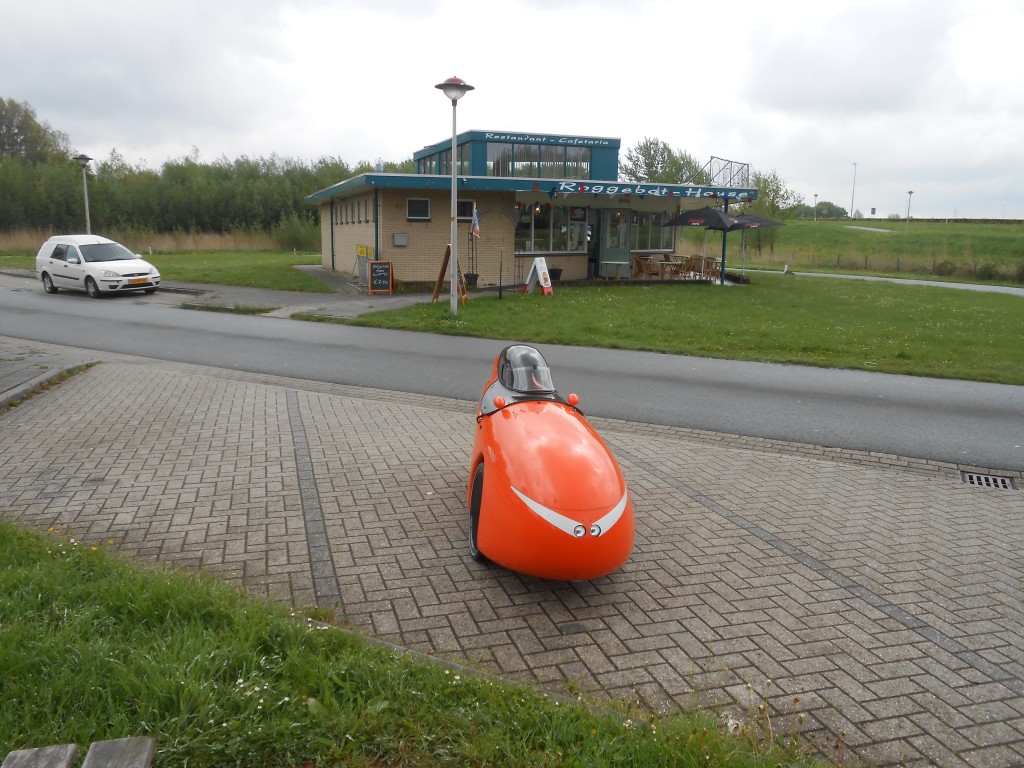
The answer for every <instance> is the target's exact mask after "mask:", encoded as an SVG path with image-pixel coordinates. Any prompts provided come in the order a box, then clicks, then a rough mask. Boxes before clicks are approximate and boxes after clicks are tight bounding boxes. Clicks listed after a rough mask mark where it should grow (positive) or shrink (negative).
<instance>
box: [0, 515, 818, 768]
mask: <svg viewBox="0 0 1024 768" xmlns="http://www.w3.org/2000/svg"><path fill="white" fill-rule="evenodd" d="M752 710H753V711H751V712H749V713H747V716H746V717H745V718H744V722H743V724H742V726H741V727H739V729H738V731H739V732H738V733H727V732H726V729H725V728H724V727H723V725H722V723H721V722H720V721H717V720H715V719H714V718H712V717H711V716H710V715H707V714H704V713H700V712H693V713H687V714H679V715H673V716H665V717H658V716H653V715H650V714H649V713H642V712H637V711H633V710H630V709H629V708H627V707H624V706H620V707H616V706H605V705H601V706H598V705H594V704H590V705H588V704H586V703H585V702H584V701H578V700H576V699H574V698H568V697H567V698H563V699H556V698H553V697H548V696H545V695H544V694H542V693H539V692H537V691H535V690H533V689H531V688H527V687H523V686H514V685H510V684H506V683H503V682H500V681H498V680H496V679H493V678H489V677H485V676H481V675H477V674H467V672H466V670H465V669H458V668H455V669H452V668H447V667H445V666H444V665H442V664H438V663H433V662H429V661H425V660H422V659H419V658H417V657H413V656H409V655H406V654H401V653H397V652H394V651H392V650H390V649H387V648H384V647H382V646H380V645H377V644H374V643H371V642H369V641H368V640H366V639H364V638H362V637H360V636H359V635H357V634H355V633H354V632H351V631H348V630H345V629H339V628H326V627H325V626H324V625H322V624H320V623H318V622H312V621H310V620H309V619H308V618H307V619H303V618H302V617H295V616H294V615H289V614H288V612H287V610H286V609H284V608H281V607H279V606H275V605H272V604H270V603H268V602H263V601H259V600H256V599H255V598H253V597H251V596H247V595H244V594H242V593H240V592H238V591H236V590H234V589H232V588H230V587H228V586H226V585H225V584H224V583H222V582H219V581H217V580H215V579H212V578H206V577H202V576H196V575H188V574H182V573H175V572H171V571H167V570H162V569H151V568H140V567H137V566H133V565H131V564H129V563H127V562H125V561H123V560H120V559H118V558H115V557H113V556H111V555H109V554H107V553H106V552H104V551H103V547H99V546H96V545H87V544H85V543H82V542H80V541H76V540H75V539H74V538H73V537H72V536H71V535H69V533H68V532H67V531H52V532H51V533H50V534H48V535H47V534H36V533H30V532H27V531H22V530H18V529H16V528H14V527H13V526H10V525H5V524H0V757H2V756H3V755H6V754H7V752H8V751H9V750H13V749H19V748H27V747H34V746H45V745H49V744H60V743H77V744H79V745H87V744H89V743H91V742H93V741H97V740H102V739H110V738H121V737H125V736H141V735H149V736H153V737H155V738H156V740H157V757H156V765H157V766H193V767H195V768H201V767H202V766H211V767H215V768H224V767H225V766H245V767H246V768H248V767H251V766H270V765H275V766H284V767H285V768H288V767H289V766H308V767H309V768H311V767H312V766H335V765H346V766H372V767H380V766H385V765H395V766H399V765H407V766H523V767H524V768H525V767H527V766H529V767H531V768H532V767H533V766H610V765H636V766H644V767H645V768H647V767H648V766H666V768H667V767H669V766H731V767H735V768H768V766H778V765H787V766H794V767H796V766H810V765H814V764H816V763H814V762H812V761H811V760H809V759H806V758H798V757H797V752H798V747H799V745H798V744H795V743H793V741H792V740H791V741H790V743H789V744H788V745H782V744H780V743H776V742H775V741H773V737H777V734H773V733H771V724H770V722H769V721H768V720H767V719H766V717H765V714H764V713H763V712H762V711H761V710H760V709H758V708H757V707H752ZM307 761H308V762H307Z"/></svg>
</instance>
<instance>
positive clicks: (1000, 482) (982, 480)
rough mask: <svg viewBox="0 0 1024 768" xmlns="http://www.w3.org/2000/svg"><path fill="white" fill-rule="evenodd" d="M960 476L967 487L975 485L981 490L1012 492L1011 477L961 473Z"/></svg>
mask: <svg viewBox="0 0 1024 768" xmlns="http://www.w3.org/2000/svg"><path fill="white" fill-rule="evenodd" d="M960 474H961V476H962V477H963V481H964V482H965V483H966V484H967V485H977V486H979V487H981V488H999V489H1001V490H1005V491H1012V490H1014V485H1013V478H1012V477H1000V476H999V475H982V474H980V473H978V472H961V473H960Z"/></svg>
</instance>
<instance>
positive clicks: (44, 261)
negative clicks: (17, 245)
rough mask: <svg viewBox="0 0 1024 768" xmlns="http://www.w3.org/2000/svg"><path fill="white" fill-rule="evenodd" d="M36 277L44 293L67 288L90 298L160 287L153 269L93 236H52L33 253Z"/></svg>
mask: <svg viewBox="0 0 1024 768" xmlns="http://www.w3.org/2000/svg"><path fill="white" fill-rule="evenodd" d="M36 274H37V275H39V279H40V280H42V281H43V290H44V291H46V292H47V293H56V292H57V291H59V290H60V289H61V288H69V289H71V290H76V291H85V292H86V293H87V294H89V295H90V296H92V297H93V298H98V297H100V296H102V295H103V294H104V293H121V292H123V291H145V292H146V293H153V291H155V290H156V289H157V287H158V286H159V285H160V272H159V271H158V270H157V268H156V267H154V266H153V265H152V264H150V263H149V262H148V261H144V260H143V259H142V257H140V256H139V255H138V254H137V253H132V252H131V251H129V250H128V249H127V248H125V247H124V246H123V245H121V244H120V243H116V242H114V241H113V240H108V239H107V238H105V237H98V236H96V235H54V236H53V237H51V238H50V239H49V240H47V241H46V242H45V243H43V247H42V248H40V249H39V253H37V254H36Z"/></svg>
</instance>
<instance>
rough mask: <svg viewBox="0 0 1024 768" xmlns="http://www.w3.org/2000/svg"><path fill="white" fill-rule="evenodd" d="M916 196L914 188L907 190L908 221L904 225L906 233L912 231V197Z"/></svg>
mask: <svg viewBox="0 0 1024 768" xmlns="http://www.w3.org/2000/svg"><path fill="white" fill-rule="evenodd" d="M913 196H914V190H912V189H908V190H907V223H906V224H905V225H904V227H903V233H904V234H906V233H907V232H909V231H910V198H911V197H913Z"/></svg>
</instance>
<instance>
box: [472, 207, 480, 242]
mask: <svg viewBox="0 0 1024 768" xmlns="http://www.w3.org/2000/svg"><path fill="white" fill-rule="evenodd" d="M473 237H480V217H479V216H477V215H476V204H474V205H473Z"/></svg>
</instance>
